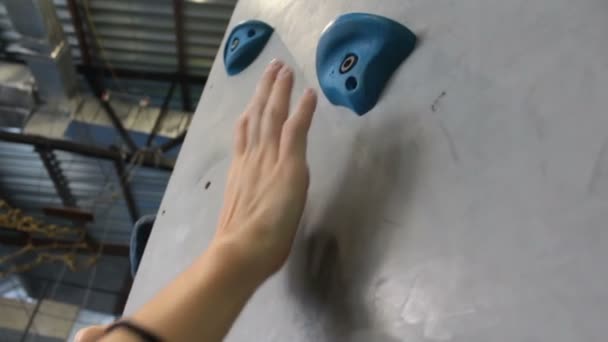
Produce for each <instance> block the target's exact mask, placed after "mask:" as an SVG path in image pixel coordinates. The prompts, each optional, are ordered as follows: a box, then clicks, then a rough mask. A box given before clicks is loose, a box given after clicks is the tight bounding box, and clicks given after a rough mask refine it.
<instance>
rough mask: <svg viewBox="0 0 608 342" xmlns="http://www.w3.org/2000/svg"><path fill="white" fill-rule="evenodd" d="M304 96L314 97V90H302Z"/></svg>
mask: <svg viewBox="0 0 608 342" xmlns="http://www.w3.org/2000/svg"><path fill="white" fill-rule="evenodd" d="M304 95H306V96H313V95H315V90H314V89H312V88H306V90H304Z"/></svg>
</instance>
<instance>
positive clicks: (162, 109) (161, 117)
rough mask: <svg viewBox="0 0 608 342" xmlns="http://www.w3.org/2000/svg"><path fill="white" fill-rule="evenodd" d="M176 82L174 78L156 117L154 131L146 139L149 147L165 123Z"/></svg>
mask: <svg viewBox="0 0 608 342" xmlns="http://www.w3.org/2000/svg"><path fill="white" fill-rule="evenodd" d="M175 84H176V82H175V80H173V82H171V87H169V91H168V92H167V95H165V99H164V100H163V104H162V106H161V107H160V113H158V117H157V118H156V121H155V122H154V127H152V132H150V134H148V140H147V141H146V146H147V147H150V145H152V141H154V138H156V135H157V134H158V130H159V129H160V125H161V124H162V123H163V120H164V119H165V116H166V115H167V113H168V112H169V104H170V103H171V98H172V97H173V92H174V91H175Z"/></svg>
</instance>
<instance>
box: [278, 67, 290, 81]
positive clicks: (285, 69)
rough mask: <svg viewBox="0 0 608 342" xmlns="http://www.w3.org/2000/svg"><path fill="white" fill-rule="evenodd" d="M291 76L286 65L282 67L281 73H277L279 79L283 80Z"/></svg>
mask: <svg viewBox="0 0 608 342" xmlns="http://www.w3.org/2000/svg"><path fill="white" fill-rule="evenodd" d="M289 74H291V68H290V67H289V66H288V65H283V67H282V68H281V71H279V77H280V78H285V77H287V76H289Z"/></svg>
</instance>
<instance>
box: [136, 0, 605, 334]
mask: <svg viewBox="0 0 608 342" xmlns="http://www.w3.org/2000/svg"><path fill="white" fill-rule="evenodd" d="M355 11H363V12H372V13H377V14H381V15H385V16H388V17H391V18H393V19H395V20H397V21H399V22H402V23H405V24H407V26H408V27H409V28H411V29H412V30H413V31H414V32H416V34H417V35H418V36H419V37H420V38H421V41H420V44H419V46H418V47H417V49H416V50H415V51H414V53H413V54H412V56H410V58H409V59H408V60H407V61H406V63H405V64H403V65H402V66H401V67H400V68H399V69H398V71H397V72H396V74H395V75H394V77H393V79H392V81H391V83H390V84H389V86H388V87H387V88H386V90H385V92H384V94H383V96H382V98H381V100H380V102H379V103H378V105H377V106H376V107H375V108H374V109H373V110H372V111H371V112H369V113H368V114H367V115H366V116H364V117H357V116H355V115H354V114H353V113H351V112H350V111H348V110H347V109H344V108H338V107H334V106H332V105H331V104H329V103H328V101H327V100H326V99H325V98H324V97H323V96H321V97H320V101H319V106H318V110H317V116H316V118H315V121H314V123H313V127H312V131H311V138H310V145H311V147H310V149H309V159H310V166H311V172H312V183H311V188H310V193H309V201H308V204H307V208H306V212H305V217H304V220H303V223H302V227H301V229H300V231H299V236H298V239H297V242H296V243H295V246H294V250H293V252H292V255H291V257H290V260H289V262H288V265H287V266H286V267H285V268H284V269H283V270H282V271H281V272H280V273H278V274H277V275H276V276H274V277H273V278H272V279H270V280H269V281H268V282H267V283H265V284H264V286H263V287H262V288H261V289H260V290H259V291H258V292H257V293H256V294H255V296H254V297H253V299H252V301H251V303H250V305H248V306H247V307H246V309H245V310H244V311H243V313H242V314H241V316H240V317H239V319H238V321H237V323H236V324H235V326H234V328H233V330H232V331H231V333H230V335H229V337H228V339H227V340H228V341H258V340H259V341H338V340H339V341H344V340H348V341H372V340H373V341H475V342H482V341H554V342H562V341H563V342H565V341H579V340H580V341H604V340H605V336H606V335H608V326H607V325H606V323H605V322H606V317H607V316H608V275H607V274H606V272H605V271H603V270H605V266H604V265H605V260H606V259H607V258H608V229H606V222H608V114H607V112H606V100H605V99H606V97H605V90H606V89H608V64H607V63H606V59H605V56H607V55H608V40H606V39H605V37H604V36H605V32H607V31H608V21H606V20H605V18H606V15H607V14H608V3H606V2H605V1H601V0H583V1H578V2H576V3H573V2H571V1H566V0H527V1H524V0H515V1H497V0H491V1H477V0H464V1H437V0H435V1H418V0H410V1H403V0H390V1H376V2H370V1H363V0H356V1H320V0H314V1H295V0H294V1H262V0H243V1H240V2H239V4H238V5H237V8H236V10H235V13H234V16H233V18H232V20H231V22H230V25H229V29H230V28H231V27H233V26H234V25H236V24H237V23H238V22H240V21H242V20H245V19H250V18H256V19H261V20H264V21H266V22H268V23H269V24H270V25H272V26H274V27H275V29H276V31H275V33H274V35H273V36H272V38H271V40H270V41H269V43H268V45H267V46H266V49H265V50H264V51H263V52H262V54H261V55H260V56H259V58H258V60H256V61H255V62H254V63H253V64H252V65H251V66H250V67H249V68H248V69H246V70H245V71H244V72H242V73H241V74H239V75H237V76H235V77H231V78H229V77H227V75H226V74H225V71H224V69H223V65H222V61H221V58H219V59H218V58H216V60H215V63H214V67H213V69H212V71H211V74H210V77H209V80H208V83H207V85H206V89H205V91H204V93H203V96H202V99H201V101H200V105H199V106H198V110H197V113H196V116H195V118H194V121H193V123H192V126H191V129H190V130H189V134H188V137H187V139H186V142H185V144H184V146H183V148H182V152H181V154H180V157H179V161H178V164H177V167H176V170H175V171H174V173H173V175H172V178H171V180H170V184H169V187H168V190H167V192H166V193H165V197H164V200H163V202H162V204H161V212H162V213H164V214H162V215H161V216H160V217H159V219H158V220H157V222H156V227H155V229H154V231H153V234H152V236H151V240H150V243H149V245H148V249H147V250H146V253H145V256H144V260H143V264H142V266H141V268H140V271H139V273H138V277H137V279H136V280H135V285H134V288H133V290H132V292H131V296H130V300H129V303H128V306H127V310H126V311H127V313H130V312H133V310H135V309H136V308H137V307H139V306H140V305H141V304H142V303H143V302H144V301H145V300H147V299H149V298H150V297H151V296H153V295H154V293H156V292H157V291H158V290H159V289H160V288H161V287H162V286H164V285H165V284H167V283H168V282H169V281H170V279H172V278H173V277H174V276H175V275H176V273H177V272H178V270H180V269H184V268H185V267H186V266H187V265H188V264H189V263H190V262H191V261H192V260H193V259H194V258H195V257H196V256H197V255H198V254H199V253H201V251H203V250H204V249H205V247H206V245H207V243H208V242H209V240H210V238H211V236H212V234H213V229H214V226H215V222H216V219H217V215H218V210H219V208H220V205H221V195H222V190H223V186H224V182H225V172H226V170H227V167H228V162H229V152H230V146H231V132H232V127H233V124H234V122H235V118H236V117H237V115H239V114H240V112H241V110H242V108H243V107H244V105H245V103H246V102H247V100H248V97H249V96H250V95H251V93H252V91H253V87H254V84H255V83H256V81H257V79H258V77H259V76H260V75H261V73H262V71H263V69H264V67H265V65H266V63H267V62H268V61H270V60H271V58H273V57H277V58H281V59H283V60H285V61H286V62H288V63H290V64H291V65H293V66H294V67H295V69H296V85H295V89H296V93H297V92H301V91H302V90H303V89H304V88H305V87H306V86H312V87H315V88H317V89H318V84H317V81H316V75H315V67H314V65H315V60H314V50H315V46H316V42H317V40H318V39H319V36H320V34H321V31H322V30H323V28H324V27H325V26H326V25H327V24H328V23H329V22H330V21H331V20H332V19H333V18H335V17H336V16H337V15H339V14H341V13H344V12H355ZM228 90H229V91H228ZM208 181H209V182H211V183H212V185H211V187H210V188H209V189H208V190H205V188H204V185H205V183H206V182H208ZM311 255H312V258H311ZM311 259H312V260H318V262H315V264H314V265H310V264H307V263H306V260H311ZM201 319H202V320H204V318H201Z"/></svg>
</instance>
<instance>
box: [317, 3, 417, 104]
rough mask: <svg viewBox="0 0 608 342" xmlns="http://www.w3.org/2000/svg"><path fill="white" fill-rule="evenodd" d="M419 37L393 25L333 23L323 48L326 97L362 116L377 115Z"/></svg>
mask: <svg viewBox="0 0 608 342" xmlns="http://www.w3.org/2000/svg"><path fill="white" fill-rule="evenodd" d="M415 45H416V36H415V35H414V33H412V31H410V30H409V29H408V28H406V27H405V26H403V25H401V24H399V23H397V22H396V21H393V20H391V19H388V18H385V17H381V16H378V15H373V14H367V13H349V14H345V15H342V16H340V17H338V18H337V19H336V20H335V21H333V22H332V23H330V24H329V25H328V26H327V27H326V28H325V30H324V31H323V33H322V35H321V39H320V40H319V44H318V46H317V61H316V66H317V78H318V79H319V84H320V85H321V89H322V90H323V93H324V94H325V96H326V97H327V98H328V99H329V101H330V102H331V103H333V104H335V105H339V106H345V107H348V108H350V109H352V110H353V111H355V112H356V113H357V114H358V115H363V114H365V113H367V112H368V111H369V110H370V109H372V108H373V107H374V106H375V105H376V103H377V102H378V99H379V97H380V94H381V93H382V90H383V89H384V88H385V86H386V83H387V82H388V80H389V79H390V77H391V75H392V74H393V72H395V70H396V69H397V67H398V66H399V65H400V64H401V63H402V62H403V61H404V60H405V59H406V58H407V57H408V56H409V55H410V54H411V53H412V51H413V50H414V47H415Z"/></svg>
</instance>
